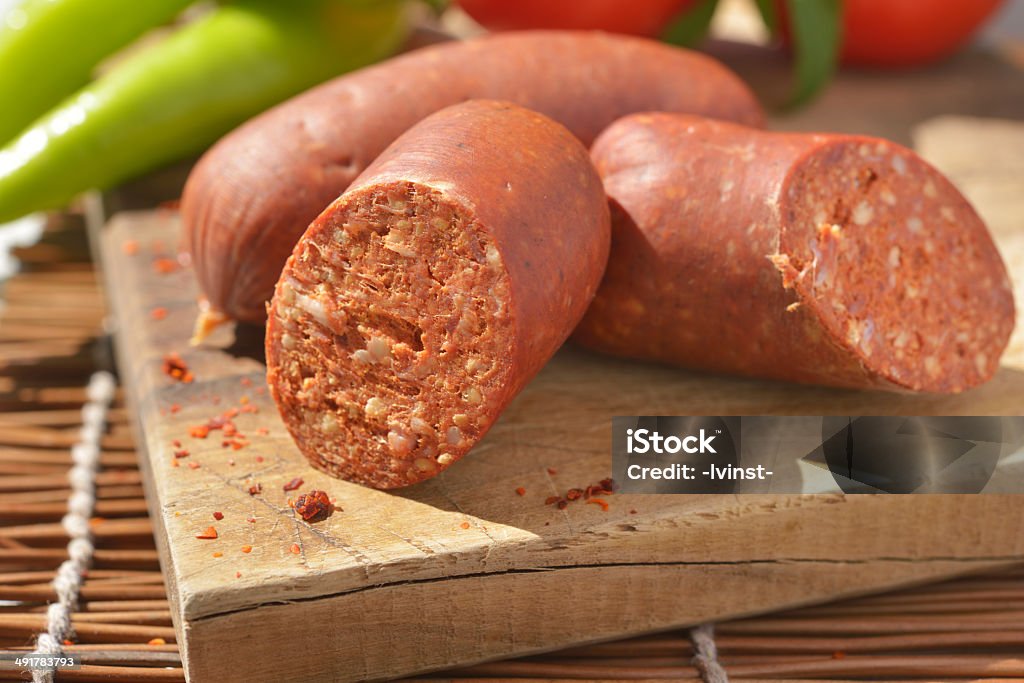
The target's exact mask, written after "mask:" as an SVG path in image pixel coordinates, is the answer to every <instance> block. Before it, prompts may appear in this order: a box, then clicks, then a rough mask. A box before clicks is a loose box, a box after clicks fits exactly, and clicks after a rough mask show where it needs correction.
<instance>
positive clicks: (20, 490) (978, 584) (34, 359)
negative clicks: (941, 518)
mask: <svg viewBox="0 0 1024 683" xmlns="http://www.w3.org/2000/svg"><path fill="white" fill-rule="evenodd" d="M84 235H85V231H84V229H83V228H82V225H81V221H80V220H78V219H76V218H75V217H74V216H71V217H61V218H59V219H54V220H53V222H52V224H51V225H50V226H48V228H47V232H46V236H45V239H44V241H43V242H42V243H41V244H40V245H37V246H35V247H31V248H29V249H25V250H22V251H21V252H20V254H19V257H20V258H21V260H22V262H23V263H24V264H25V268H24V272H23V273H22V274H20V275H18V276H16V277H15V278H13V279H12V280H11V281H9V282H8V283H7V284H6V286H5V287H4V291H3V295H2V298H3V300H4V302H5V303H4V308H3V310H2V311H0V648H4V649H17V650H31V649H32V648H33V647H34V643H35V638H36V635H37V634H39V633H40V632H41V631H45V630H46V628H47V620H46V610H47V604H48V603H50V602H52V601H54V600H55V598H56V594H55V591H54V588H53V587H52V586H51V581H52V580H53V579H54V577H55V574H56V570H57V568H58V567H59V566H60V564H61V563H62V562H63V561H64V560H65V559H67V551H66V547H67V544H68V536H67V533H66V531H65V528H64V526H63V525H62V519H63V517H64V515H65V514H66V512H67V510H68V503H67V499H68V496H69V493H70V491H71V487H70V485H69V483H68V481H69V480H68V472H69V470H70V468H71V466H72V459H71V455H70V449H71V447H72V445H73V444H74V443H75V442H76V440H77V439H78V430H79V425H80V423H81V419H82V415H81V407H82V405H83V403H85V401H86V389H85V387H86V386H87V384H88V382H89V378H90V376H91V374H92V373H93V372H94V371H95V370H96V369H97V368H107V369H109V368H110V367H111V361H110V358H111V354H110V350H109V346H108V341H107V339H106V336H105V335H104V334H103V324H104V315H105V309H104V306H105V305H104V299H103V296H102V293H101V292H100V290H99V286H98V283H97V278H96V275H95V273H94V272H93V267H92V264H91V262H90V260H89V257H88V249H87V245H86V242H85V236H84ZM129 422H130V416H129V415H128V414H127V413H126V411H125V409H124V406H123V403H122V400H121V396H120V393H118V395H117V396H116V398H115V400H114V403H113V406H112V409H111V410H110V412H109V415H108V428H107V430H106V432H105V434H104V435H103V437H102V439H101V457H100V466H101V469H100V472H99V474H98V475H97V478H96V494H97V502H96V507H95V517H93V518H92V520H91V522H90V525H89V526H90V529H91V531H92V535H93V538H94V545H95V548H96V551H95V555H94V561H93V564H92V569H90V570H89V571H88V573H87V576H86V578H85V581H84V584H83V585H82V588H81V601H80V605H79V607H78V610H77V611H75V612H74V614H73V617H72V624H73V628H74V637H73V638H70V639H68V640H67V641H66V642H65V651H66V652H69V653H75V654H77V655H79V656H80V658H81V659H82V661H83V663H84V665H83V666H82V668H81V669H79V670H75V671H61V672H59V673H58V674H57V677H56V680H58V681H182V680H184V676H183V673H182V669H181V665H180V658H179V655H178V650H177V646H176V645H175V636H174V629H173V627H172V625H171V615H170V611H169V609H168V604H167V598H166V594H165V590H164V585H163V579H162V576H161V573H160V567H159V564H158V560H157V553H156V549H155V547H154V544H153V538H152V534H151V528H150V523H149V519H148V517H147V513H146V506H145V501H144V498H143V492H142V486H141V481H140V477H139V472H138V469H137V464H136V458H135V452H134V442H133V439H132V434H131V431H130V425H129ZM614 608H615V607H614V605H594V608H593V610H592V611H590V612H588V613H585V614H567V615H565V618H566V619H600V618H601V615H602V613H603V612H604V611H606V610H610V609H614ZM509 609H515V605H510V606H509ZM712 643H713V644H712ZM715 647H717V663H718V664H720V665H721V666H722V667H723V668H724V670H725V671H726V672H727V673H728V675H729V677H730V678H731V679H733V680H773V681H776V680H809V679H813V680H934V681H939V680H943V681H945V680H949V681H953V680H956V681H961V680H976V679H985V680H998V679H1002V680H1009V679H1024V564H1022V565H1021V566H1020V567H1018V568H1017V569H1015V570H1011V571H1003V572H1000V573H990V574H985V575H976V576H973V577H968V578H962V579H959V580H955V581H949V582H944V583H941V584H935V585H932V586H924V587H919V588H914V589H910V590H903V591H900V592H897V593H891V594H887V595H881V596H875V597H868V598H861V599H856V600H848V601H845V602H842V603H835V604H831V605H825V606H819V607H810V608H803V609H799V610H793V611H789V612H785V613H779V614H772V615H767V616H763V617H758V618H752V619H744V620H741V621H734V622H729V623H723V624H719V625H717V626H716V628H715V629H714V640H713V641H707V640H704V641H702V642H700V643H699V650H700V653H701V654H703V655H704V659H703V660H701V661H698V662H697V664H698V665H699V666H698V665H695V655H696V654H698V652H695V647H694V644H693V642H692V641H691V634H690V633H688V632H679V633H667V634H661V635H655V636H648V637H643V638H635V639H630V640H624V641H619V642H615V643H607V644H601V645H590V646H586V647H579V648H573V649H569V650H563V651H561V652H555V653H551V654H547V655H543V656H536V657H529V658H525V659H520V660H514V661H505V662H496V663H491V664H483V665H478V666H475V667H471V668H468V669H463V670H461V671H458V672H446V673H444V674H435V675H434V676H432V677H426V678H432V679H435V680H438V679H446V678H458V679H460V680H473V679H488V680H494V679H498V678H504V679H506V680H509V679H524V680H525V679H531V680H538V679H543V680H549V681H554V680H655V679H658V680H666V679H671V680H682V681H685V680H693V681H699V680H701V679H702V677H703V678H704V679H706V680H713V679H714V677H715V674H714V672H713V671H712V672H711V673H709V671H708V668H709V667H708V663H707V658H708V657H714V656H715V655H714V653H713V652H712V650H714V648H715ZM711 668H712V669H713V668H714V666H713V665H712V666H711ZM27 678H28V676H27V675H26V674H23V673H20V672H17V671H3V670H0V679H3V680H25V679H27ZM718 680H721V679H720V678H719V679H718Z"/></svg>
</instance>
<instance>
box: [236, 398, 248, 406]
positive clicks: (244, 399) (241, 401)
mask: <svg viewBox="0 0 1024 683" xmlns="http://www.w3.org/2000/svg"><path fill="white" fill-rule="evenodd" d="M238 402H239V403H241V404H242V405H243V406H244V405H245V404H246V403H248V402H249V397H248V396H243V397H242V398H240V399H238Z"/></svg>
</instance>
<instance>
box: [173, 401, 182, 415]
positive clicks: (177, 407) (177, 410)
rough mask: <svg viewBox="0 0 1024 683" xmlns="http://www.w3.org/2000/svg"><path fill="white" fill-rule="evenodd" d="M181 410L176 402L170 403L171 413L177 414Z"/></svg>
mask: <svg viewBox="0 0 1024 683" xmlns="http://www.w3.org/2000/svg"><path fill="white" fill-rule="evenodd" d="M180 411H181V406H180V405H178V404H177V403H172V404H171V415H177V414H178V413H179V412H180Z"/></svg>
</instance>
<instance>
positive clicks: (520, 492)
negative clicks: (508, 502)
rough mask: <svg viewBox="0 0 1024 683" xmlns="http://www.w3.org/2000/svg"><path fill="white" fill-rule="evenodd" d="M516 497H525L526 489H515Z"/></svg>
mask: <svg viewBox="0 0 1024 683" xmlns="http://www.w3.org/2000/svg"><path fill="white" fill-rule="evenodd" d="M516 495H517V496H525V495H526V489H524V488H523V487H522V486H520V487H519V488H517V489H516Z"/></svg>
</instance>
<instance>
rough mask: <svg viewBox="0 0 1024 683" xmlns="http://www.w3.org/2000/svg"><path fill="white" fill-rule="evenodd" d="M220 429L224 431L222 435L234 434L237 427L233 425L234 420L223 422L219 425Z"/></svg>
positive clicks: (236, 431) (236, 432)
mask: <svg viewBox="0 0 1024 683" xmlns="http://www.w3.org/2000/svg"><path fill="white" fill-rule="evenodd" d="M221 431H223V432H224V436H235V435H236V434H238V427H236V426H235V423H234V422H225V423H224V425H223V426H222V427H221Z"/></svg>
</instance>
